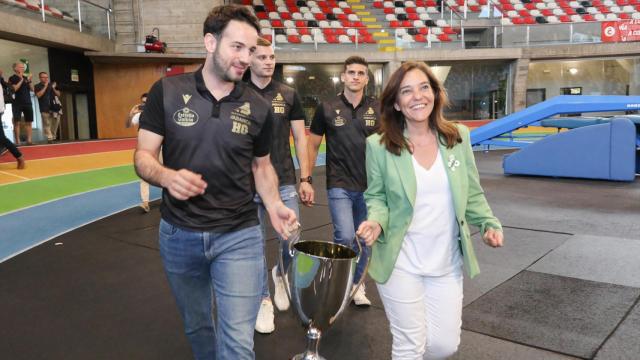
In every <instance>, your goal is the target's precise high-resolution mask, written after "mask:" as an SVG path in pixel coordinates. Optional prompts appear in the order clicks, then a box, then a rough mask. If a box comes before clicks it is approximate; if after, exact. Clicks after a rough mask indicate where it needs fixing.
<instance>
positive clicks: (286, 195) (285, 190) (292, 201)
mask: <svg viewBox="0 0 640 360" xmlns="http://www.w3.org/2000/svg"><path fill="white" fill-rule="evenodd" d="M279 190H280V198H281V199H282V202H283V203H284V205H285V206H286V207H288V208H289V209H291V210H293V211H294V212H295V213H296V217H297V218H298V219H300V207H299V206H298V193H297V192H296V187H295V186H294V185H284V186H280V189H279ZM253 201H255V202H256V203H258V218H259V219H260V225H261V227H262V237H263V238H264V239H265V247H266V244H267V242H266V240H267V237H266V235H265V226H266V224H265V216H266V215H267V209H265V207H264V204H263V203H262V199H260V196H259V195H258V194H256V196H255V198H254V199H253ZM278 241H279V244H280V251H281V253H282V261H283V263H284V269H281V268H280V260H277V262H276V264H277V265H278V269H279V271H278V274H282V273H284V272H286V270H287V269H288V268H289V264H290V263H291V255H290V254H289V241H287V240H284V239H282V238H281V237H280V235H278ZM265 253H266V250H265ZM264 264H265V272H264V285H263V287H262V298H264V299H266V298H268V297H271V294H270V293H269V275H268V274H269V271H268V269H267V260H266V259H265V261H264ZM280 271H282V272H280Z"/></svg>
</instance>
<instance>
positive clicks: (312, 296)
mask: <svg viewBox="0 0 640 360" xmlns="http://www.w3.org/2000/svg"><path fill="white" fill-rule="evenodd" d="M356 243H358V246H359V247H360V244H359V242H358V241H356ZM289 249H290V255H291V256H292V261H291V265H290V269H289V271H288V272H287V275H288V277H287V280H288V283H289V286H285V288H287V295H288V296H290V299H291V302H292V304H293V307H294V308H295V309H296V312H297V313H298V316H299V317H300V319H301V320H302V322H303V324H304V325H305V326H306V327H307V349H306V351H305V352H304V353H301V354H298V355H296V356H294V357H293V359H294V360H324V358H323V357H322V356H320V354H318V345H319V343H320V338H321V336H322V333H323V332H324V331H326V330H327V329H328V328H329V327H330V326H331V325H332V324H333V323H334V322H335V321H336V320H337V319H338V317H339V316H340V314H341V313H342V311H344V309H345V308H346V306H347V304H349V302H350V301H351V299H352V298H353V295H354V294H355V289H354V291H352V290H351V288H352V282H353V276H354V273H355V268H356V265H357V263H358V260H360V255H358V254H357V253H356V252H355V251H354V250H353V249H351V248H349V247H347V246H344V245H339V244H334V243H330V242H325V241H315V240H305V241H298V242H295V243H294V242H290V243H289ZM360 253H362V249H361V248H360ZM367 265H368V264H367ZM365 274H366V270H365ZM364 278H365V276H362V279H361V280H360V284H362V281H363V280H364ZM360 284H358V286H360ZM356 289H357V287H356Z"/></svg>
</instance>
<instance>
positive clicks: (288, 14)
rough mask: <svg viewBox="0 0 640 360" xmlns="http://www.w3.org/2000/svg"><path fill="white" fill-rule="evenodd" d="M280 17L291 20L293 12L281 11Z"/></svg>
mask: <svg viewBox="0 0 640 360" xmlns="http://www.w3.org/2000/svg"><path fill="white" fill-rule="evenodd" d="M280 19H282V20H291V13H288V12H283V13H280Z"/></svg>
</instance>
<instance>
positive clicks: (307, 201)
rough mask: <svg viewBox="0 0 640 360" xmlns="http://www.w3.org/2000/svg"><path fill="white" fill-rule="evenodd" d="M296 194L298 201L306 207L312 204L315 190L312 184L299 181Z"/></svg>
mask: <svg viewBox="0 0 640 360" xmlns="http://www.w3.org/2000/svg"><path fill="white" fill-rule="evenodd" d="M298 194H300V201H302V204H304V205H305V206H308V207H312V206H313V201H314V200H315V192H314V191H313V186H311V184H309V183H308V182H306V181H305V182H301V183H300V187H299V188H298Z"/></svg>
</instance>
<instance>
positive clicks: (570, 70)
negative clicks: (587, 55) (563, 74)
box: [569, 68, 578, 75]
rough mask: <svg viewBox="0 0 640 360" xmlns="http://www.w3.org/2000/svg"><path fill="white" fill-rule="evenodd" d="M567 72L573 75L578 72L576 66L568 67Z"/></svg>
mask: <svg viewBox="0 0 640 360" xmlns="http://www.w3.org/2000/svg"><path fill="white" fill-rule="evenodd" d="M569 73H571V75H575V74H577V73H578V69H576V68H569Z"/></svg>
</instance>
